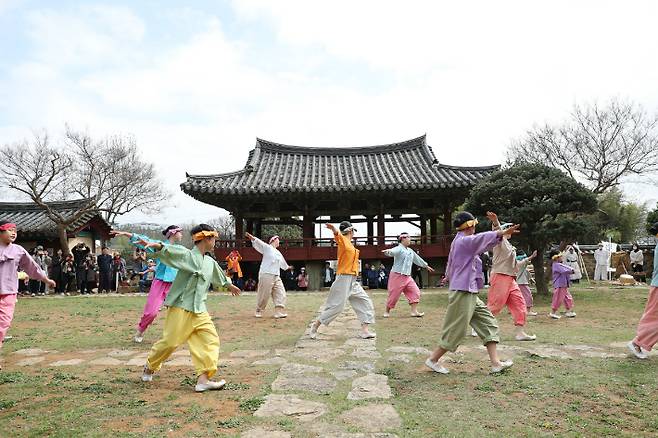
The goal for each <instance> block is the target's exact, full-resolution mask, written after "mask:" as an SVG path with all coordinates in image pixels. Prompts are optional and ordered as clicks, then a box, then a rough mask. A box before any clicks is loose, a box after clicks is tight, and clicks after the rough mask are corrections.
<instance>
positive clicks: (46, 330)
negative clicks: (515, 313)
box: [0, 288, 658, 437]
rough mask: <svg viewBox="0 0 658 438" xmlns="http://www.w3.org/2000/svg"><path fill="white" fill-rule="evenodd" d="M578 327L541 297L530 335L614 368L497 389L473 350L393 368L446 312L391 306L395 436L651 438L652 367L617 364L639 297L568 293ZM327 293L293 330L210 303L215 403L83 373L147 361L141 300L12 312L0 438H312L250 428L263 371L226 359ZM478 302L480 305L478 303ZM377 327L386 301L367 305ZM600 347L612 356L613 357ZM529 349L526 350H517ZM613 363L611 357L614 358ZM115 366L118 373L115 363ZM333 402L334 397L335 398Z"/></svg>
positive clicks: (656, 415) (565, 371) (551, 371)
mask: <svg viewBox="0 0 658 438" xmlns="http://www.w3.org/2000/svg"><path fill="white" fill-rule="evenodd" d="M573 294H574V299H575V302H576V311H577V312H578V317H577V318H575V319H566V318H563V319H561V320H559V321H554V320H550V319H549V318H548V316H547V312H548V304H549V302H548V298H543V297H540V298H538V299H537V302H536V310H538V311H539V312H540V316H537V317H533V318H531V319H530V324H529V330H528V331H529V332H530V333H536V334H537V335H538V342H536V343H533V344H536V345H535V346H537V347H542V348H549V349H550V348H555V349H560V348H563V349H564V348H567V347H570V346H576V347H578V346H592V347H597V348H598V349H599V350H600V351H606V352H609V353H611V354H613V355H614V354H616V356H615V357H606V358H600V357H582V356H580V355H572V358H571V359H557V358H551V357H549V358H545V357H543V356H542V355H535V354H520V353H519V352H515V351H511V350H506V349H504V348H502V350H503V353H502V356H503V357H506V354H515V358H514V360H515V365H514V367H513V368H512V369H511V370H510V371H509V372H507V373H504V374H503V375H500V376H495V377H494V376H489V375H488V374H487V370H488V363H487V361H486V360H485V355H484V353H483V352H482V351H481V350H480V349H478V348H477V347H478V343H477V340H476V339H471V338H467V339H465V341H464V346H465V347H467V348H466V352H465V353H463V354H454V355H452V358H453V360H452V361H451V362H449V363H448V364H447V365H448V367H449V368H450V370H451V374H449V375H447V376H439V375H435V374H431V373H429V372H428V370H426V369H425V367H424V366H423V361H424V360H425V356H422V355H418V356H417V357H414V358H413V360H412V361H411V362H410V363H398V362H390V361H389V360H387V357H389V356H390V354H389V353H386V349H387V348H389V347H392V346H414V347H425V348H428V349H432V348H434V347H435V346H436V342H437V340H438V337H439V335H440V331H441V321H442V316H443V313H444V310H445V306H446V303H447V295H446V293H445V291H442V290H431V291H428V293H426V294H425V296H424V298H423V302H422V303H421V307H422V310H424V311H425V312H426V315H425V317H424V318H422V319H414V318H410V317H407V312H408V309H407V306H406V304H404V303H401V304H400V305H398V308H397V309H396V310H395V311H394V313H393V315H392V317H391V318H389V319H387V320H385V319H383V318H379V320H378V323H377V325H376V331H377V333H378V340H377V348H378V351H379V352H380V353H382V354H383V355H384V357H383V358H381V359H379V361H378V362H377V368H378V372H380V373H383V374H386V375H387V376H389V384H390V385H391V387H392V389H393V392H394V398H393V399H392V400H390V402H391V403H392V404H393V405H394V406H395V408H396V409H397V411H398V413H399V414H400V415H401V417H402V420H403V425H402V427H401V428H400V429H399V430H394V431H391V432H393V433H395V434H396V435H397V436H400V437H406V436H410V437H427V436H460V437H463V436H473V437H475V436H552V435H566V436H656V435H658V411H657V410H656V406H658V357H656V356H653V357H652V358H651V359H650V360H648V361H644V362H640V361H637V360H634V359H630V358H627V357H621V354H623V353H625V350H624V349H623V348H621V347H620V345H619V344H618V343H619V342H623V341H627V340H629V339H630V338H631V337H632V336H633V333H634V329H635V325H636V323H637V320H638V318H639V316H640V315H641V312H642V309H643V306H644V303H645V299H646V295H647V289H646V288H634V289H623V290H622V289H608V288H598V289H585V288H574V289H573ZM325 296H326V294H325V293H303V294H291V295H290V296H289V314H290V317H289V318H287V319H285V320H278V321H275V320H273V319H270V318H263V319H262V320H256V319H254V318H253V317H252V312H253V307H254V304H255V297H254V296H253V295H250V296H242V297H238V298H234V297H228V296H226V295H221V296H220V295H213V296H212V297H211V298H210V299H209V309H210V311H211V314H212V315H213V317H214V320H215V323H216V325H217V327H218V331H219V334H220V338H221V341H222V347H221V350H222V353H221V355H220V357H221V358H222V359H227V360H226V361H224V362H223V363H222V364H221V368H220V373H219V374H220V375H221V376H222V377H223V378H226V380H227V381H228V382H229V385H228V388H227V389H226V390H224V391H219V392H213V393H203V394H196V393H194V392H193V389H192V386H193V382H194V375H193V369H192V368H191V367H190V366H176V367H169V368H167V367H165V368H163V370H162V372H161V373H160V374H159V375H158V377H157V378H156V380H154V382H153V384H152V385H148V386H144V385H143V384H142V383H141V382H140V381H139V375H140V368H139V367H135V366H127V365H125V363H122V364H120V365H114V366H103V365H89V364H88V362H89V360H90V359H93V358H98V357H107V356H112V355H114V357H121V355H122V354H128V353H131V354H132V355H139V354H140V353H141V354H144V353H147V352H148V350H149V348H150V346H151V344H152V342H153V341H155V340H156V339H157V337H158V335H159V333H160V331H161V329H162V319H161V318H159V319H158V320H156V322H155V324H154V326H152V327H151V328H150V329H149V331H148V332H147V336H146V339H145V341H144V344H141V345H136V344H133V343H132V342H131V336H132V334H133V331H134V325H135V323H136V322H137V319H138V318H139V316H140V314H141V307H142V306H143V304H144V301H145V298H144V297H120V296H109V297H91V298H83V297H67V298H59V297H58V298H43V299H34V298H32V299H30V298H26V299H21V300H19V304H18V306H17V310H16V318H15V320H14V324H13V326H12V328H11V330H10V334H11V335H13V336H14V338H13V339H12V340H10V341H8V342H6V343H5V346H4V348H3V351H2V356H3V361H4V362H3V371H1V372H0V431H2V433H0V435H2V436H62V437H64V436H66V437H69V436H106V435H108V433H112V434H113V435H116V436H163V435H165V434H167V435H170V436H239V434H240V432H241V431H245V430H247V429H249V428H251V427H253V426H256V425H261V424H267V425H271V424H274V425H276V426H277V428H278V429H281V430H288V431H290V432H292V435H293V436H313V435H311V434H310V433H308V432H307V431H306V427H307V426H304V425H301V424H297V423H296V422H294V421H292V420H290V419H281V420H273V419H269V420H261V419H258V418H256V417H253V416H252V415H251V413H252V412H253V411H254V410H255V409H256V408H258V406H259V405H260V403H261V402H262V397H263V396H265V395H266V394H268V393H269V392H270V384H271V382H272V380H273V379H274V378H275V376H276V373H277V368H276V367H274V366H260V367H252V366H247V365H248V364H245V363H241V362H239V360H237V361H236V360H234V359H232V358H231V357H230V353H231V352H235V351H237V350H271V351H274V349H285V348H290V347H291V346H292V345H293V344H294V343H295V342H296V341H297V339H299V337H300V336H301V335H302V334H303V332H304V329H305V327H306V325H307V324H308V322H309V321H310V320H311V319H312V318H313V316H314V315H315V313H316V311H317V309H318V308H319V306H320V305H321V304H322V303H323V301H324V298H325ZM483 298H484V297H483ZM373 299H374V301H375V307H376V309H377V310H378V314H381V312H382V310H383V307H384V303H385V294H384V293H383V292H375V293H373ZM499 323H500V326H501V336H502V343H501V345H503V346H512V347H514V346H520V345H521V344H522V343H520V342H516V341H513V340H512V339H513V337H512V328H513V327H512V324H511V321H510V318H509V315H507V314H505V313H503V314H501V315H500V317H499ZM611 344H615V345H612V346H611ZM521 346H522V347H527V346H528V343H523V345H521ZM27 348H39V349H42V350H45V351H47V352H48V353H43V354H44V355H46V360H44V361H43V362H41V363H37V364H34V365H31V366H20V365H19V361H20V360H23V359H25V356H21V355H20V354H16V353H14V352H16V351H19V350H23V349H27ZM617 356H620V357H617ZM75 358H83V359H85V361H86V362H85V363H84V364H81V365H69V366H60V367H53V366H49V365H50V364H51V363H52V362H53V361H61V360H70V359H75ZM122 362H125V361H122ZM338 389H341V386H340V384H339V386H338V387H337V391H336V392H335V393H334V394H330V395H327V396H317V395H314V396H309V398H316V399H318V400H323V401H324V402H325V403H328V404H329V405H330V407H331V409H330V412H329V413H328V414H326V415H327V416H329V417H332V416H333V417H335V416H337V415H338V414H339V413H340V412H342V411H344V410H345V409H348V408H350V407H353V406H354V405H356V404H358V403H359V402H352V401H348V400H346V399H345V397H344V395H339V393H340V394H342V392H339V391H338ZM343 389H344V388H343Z"/></svg>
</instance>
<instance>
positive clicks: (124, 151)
mask: <svg viewBox="0 0 658 438" xmlns="http://www.w3.org/2000/svg"><path fill="white" fill-rule="evenodd" d="M66 140H67V144H68V146H69V147H70V149H71V150H72V151H74V154H75V158H76V160H75V162H74V165H75V172H74V175H75V178H74V185H73V187H72V189H73V191H74V193H76V194H77V195H78V196H80V197H82V198H92V197H97V206H98V210H99V211H101V212H102V213H103V216H104V217H105V220H107V221H108V222H109V223H114V222H115V221H116V218H117V216H121V215H124V214H126V213H129V212H131V211H133V210H140V211H143V212H146V213H152V212H156V211H158V210H159V209H160V207H161V206H162V204H163V203H164V202H166V201H167V200H168V199H169V197H170V194H169V193H168V192H167V191H166V190H165V189H164V187H163V185H162V182H161V181H160V179H159V178H158V177H157V175H156V171H155V168H154V167H153V164H151V163H146V162H144V161H143V160H142V159H141V157H140V154H139V150H138V148H137V143H136V142H135V139H134V138H133V137H131V136H118V135H115V136H110V137H106V138H104V139H101V140H99V141H94V140H93V139H92V138H91V137H90V136H89V135H88V134H87V133H82V132H77V131H74V130H72V129H71V128H69V127H67V129H66Z"/></svg>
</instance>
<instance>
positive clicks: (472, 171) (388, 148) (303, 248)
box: [181, 135, 499, 282]
mask: <svg viewBox="0 0 658 438" xmlns="http://www.w3.org/2000/svg"><path fill="white" fill-rule="evenodd" d="M498 167H499V166H485V167H460V166H448V165H445V164H440V163H439V162H438V160H437V159H436V157H435V155H434V153H433V151H432V148H431V147H430V146H429V145H428V144H427V142H426V139H425V136H424V135H423V136H421V137H418V138H414V139H411V140H407V141H403V142H399V143H391V144H385V145H379V146H367V147H336V148H333V147H330V148H329V147H304V146H290V145H284V144H279V143H274V142H271V141H267V140H262V139H256V146H255V148H254V149H252V150H251V151H250V152H249V158H248V159H247V163H246V164H245V166H244V168H243V169H241V170H238V171H235V172H230V173H223V174H217V175H186V176H187V180H186V181H185V182H184V183H182V184H181V189H182V190H183V191H184V192H185V193H187V194H188V195H190V196H192V197H194V198H195V199H197V200H199V201H201V202H205V203H207V204H211V205H215V206H218V207H221V208H223V209H225V210H227V211H229V212H230V213H231V215H232V216H233V217H234V218H235V235H236V236H237V237H238V238H237V239H235V240H220V241H219V242H218V247H217V249H216V253H217V256H218V257H219V258H220V259H223V258H224V257H225V256H226V255H227V254H228V252H230V251H231V250H232V249H233V248H238V249H239V251H240V253H241V254H242V256H243V260H244V261H246V262H249V261H259V260H260V254H258V253H257V252H256V251H255V250H254V249H253V248H250V247H249V245H248V243H247V242H246V241H245V240H244V239H243V238H240V236H243V235H244V232H245V231H248V232H250V233H252V234H255V235H256V236H258V237H261V234H262V233H261V231H262V226H263V225H264V224H294V225H297V226H299V227H300V228H301V229H302V239H293V240H286V241H283V242H281V248H280V249H281V251H282V253H283V254H284V256H285V257H286V259H287V260H288V261H289V262H294V261H304V262H305V264H306V266H307V271H308V272H311V273H312V272H313V270H312V269H309V264H310V265H316V264H317V266H320V267H321V266H322V265H323V263H324V261H326V260H332V259H335V258H336V248H335V246H334V245H333V241H332V239H331V238H318V237H317V236H316V235H315V226H316V224H318V223H324V222H332V223H337V222H340V221H342V220H350V221H351V222H352V223H354V224H355V226H357V228H360V227H359V226H358V225H357V224H362V227H363V230H365V231H366V236H364V237H360V238H358V239H357V242H356V243H357V245H359V247H360V248H359V249H360V250H361V259H362V260H364V261H368V260H379V259H381V250H382V249H384V248H386V247H390V246H391V244H393V243H395V242H396V241H397V240H396V239H397V236H386V233H385V224H386V222H409V223H410V224H413V225H414V226H415V227H417V233H418V236H417V237H415V241H414V248H415V249H416V250H418V251H419V253H420V254H421V255H422V256H423V257H424V258H426V259H439V258H444V257H446V256H447V254H448V250H449V244H450V238H451V235H452V234H453V233H452V229H451V222H452V213H453V211H454V210H455V209H456V208H457V207H458V206H459V205H461V204H462V203H463V202H464V200H465V199H466V197H467V195H468V192H469V190H470V188H471V187H473V185H475V183H476V182H477V181H479V180H480V179H482V178H486V177H488V176H489V175H490V174H491V173H492V172H493V171H495V170H497V169H498ZM359 231H362V230H359ZM412 234H414V233H412ZM264 237H265V238H267V236H264ZM311 281H312V282H313V278H311ZM318 282H319V280H318Z"/></svg>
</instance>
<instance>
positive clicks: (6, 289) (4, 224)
mask: <svg viewBox="0 0 658 438" xmlns="http://www.w3.org/2000/svg"><path fill="white" fill-rule="evenodd" d="M17 236H18V233H17V231H16V224H13V223H11V222H8V221H0V348H2V341H4V339H5V334H6V333H7V330H9V327H10V326H11V321H12V320H13V319H14V309H15V308H16V296H17V294H18V271H19V270H21V271H24V272H25V273H26V274H27V275H28V276H29V277H30V278H31V279H33V280H39V281H43V282H44V283H47V284H48V285H49V286H50V287H55V282H54V281H53V280H51V279H50V278H48V275H47V274H46V273H45V272H44V271H43V270H42V269H41V268H40V267H39V265H38V264H37V262H35V261H34V259H32V257H31V256H30V255H29V254H28V253H27V251H25V248H23V247H22V246H20V245H16V244H14V241H15V240H16V237H17ZM0 369H2V367H1V366H0Z"/></svg>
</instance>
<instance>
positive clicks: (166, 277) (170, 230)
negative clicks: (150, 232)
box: [110, 225, 183, 343]
mask: <svg viewBox="0 0 658 438" xmlns="http://www.w3.org/2000/svg"><path fill="white" fill-rule="evenodd" d="M110 234H112V235H113V236H126V237H128V238H129V239H130V243H132V244H133V245H134V246H136V247H137V248H141V249H144V246H143V245H141V244H140V243H139V242H151V243H153V242H156V243H161V244H163V245H179V243H178V242H180V241H181V240H182V239H183V229H182V228H180V227H179V226H177V225H170V226H168V227H167V228H166V229H164V230H163V231H162V235H163V236H164V237H165V240H164V241H160V240H153V239H149V238H148V237H146V236H144V235H141V234H137V233H129V232H127V231H118V230H117V231H111V232H110ZM179 246H180V245H179ZM146 250H147V251H148V252H150V253H153V252H154V250H153V248H146ZM177 272H178V271H177V269H176V268H173V267H171V266H167V265H166V264H164V263H162V261H161V260H160V259H158V260H157V261H156V267H155V279H154V280H153V282H152V283H151V289H150V290H149V293H148V296H147V297H146V304H145V305H144V311H143V312H142V317H141V318H140V320H139V322H138V323H137V331H136V332H135V336H134V337H133V341H135V342H137V343H141V342H142V341H144V332H145V331H146V329H147V328H148V327H149V326H150V325H151V324H152V323H153V321H155V318H156V317H157V316H158V314H159V313H160V308H161V307H162V303H164V300H165V298H167V294H168V293H169V289H170V288H171V284H172V283H173V282H174V279H175V278H176V273H177Z"/></svg>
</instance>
